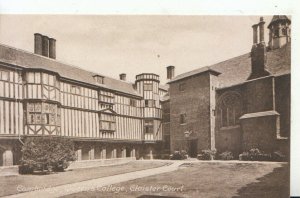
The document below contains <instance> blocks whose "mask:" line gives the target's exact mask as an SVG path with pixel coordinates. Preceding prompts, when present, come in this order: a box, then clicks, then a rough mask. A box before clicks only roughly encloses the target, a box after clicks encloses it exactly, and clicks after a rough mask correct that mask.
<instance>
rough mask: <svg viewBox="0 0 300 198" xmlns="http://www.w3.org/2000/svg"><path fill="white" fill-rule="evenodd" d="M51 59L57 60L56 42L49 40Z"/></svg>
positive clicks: (52, 39)
mask: <svg viewBox="0 0 300 198" xmlns="http://www.w3.org/2000/svg"><path fill="white" fill-rule="evenodd" d="M49 58H53V59H55V58H56V40H55V39H54V38H49Z"/></svg>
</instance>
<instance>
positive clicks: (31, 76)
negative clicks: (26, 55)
mask: <svg viewBox="0 0 300 198" xmlns="http://www.w3.org/2000/svg"><path fill="white" fill-rule="evenodd" d="M27 82H28V83H34V73H33V72H29V73H27Z"/></svg>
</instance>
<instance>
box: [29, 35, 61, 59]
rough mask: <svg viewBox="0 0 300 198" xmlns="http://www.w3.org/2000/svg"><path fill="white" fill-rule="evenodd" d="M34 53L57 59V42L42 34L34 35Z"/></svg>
mask: <svg viewBox="0 0 300 198" xmlns="http://www.w3.org/2000/svg"><path fill="white" fill-rule="evenodd" d="M34 53H35V54H39V55H42V56H45V57H49V58H53V59H55V58H56V40H55V39H54V38H49V37H48V36H45V35H42V34H40V33H35V34H34Z"/></svg>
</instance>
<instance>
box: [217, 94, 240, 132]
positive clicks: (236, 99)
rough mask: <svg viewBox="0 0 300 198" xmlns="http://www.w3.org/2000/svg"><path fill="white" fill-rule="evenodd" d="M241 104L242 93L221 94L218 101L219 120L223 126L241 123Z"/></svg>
mask: <svg viewBox="0 0 300 198" xmlns="http://www.w3.org/2000/svg"><path fill="white" fill-rule="evenodd" d="M241 105H242V104H241V98H240V95H239V94H237V93H235V92H228V93H225V94H224V95H222V96H221V98H220V100H219V102H218V118H219V119H218V120H219V124H220V126H221V127H229V126H235V125H238V124H239V118H240V116H241V111H242V107H241Z"/></svg>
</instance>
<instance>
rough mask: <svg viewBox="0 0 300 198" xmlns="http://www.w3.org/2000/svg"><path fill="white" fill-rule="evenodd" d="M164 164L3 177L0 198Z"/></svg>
mask: <svg viewBox="0 0 300 198" xmlns="http://www.w3.org/2000/svg"><path fill="white" fill-rule="evenodd" d="M166 164H168V163H167V162H155V161H142V162H141V161H134V162H129V163H127V164H122V165H114V166H103V167H96V168H85V169H75V170H72V171H66V172H60V173H53V174H49V175H18V176H3V177H0V186H1V188H0V197H1V196H5V195H11V194H16V193H20V190H19V191H18V189H25V188H26V190H28V189H30V188H38V189H41V188H48V187H53V186H59V185H63V184H69V183H75V182H79V181H84V180H89V179H95V178H100V177H106V176H111V175H117V174H122V173H127V172H132V171H137V170H144V169H149V168H156V167H160V166H164V165H166ZM23 187H25V188H23Z"/></svg>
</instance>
